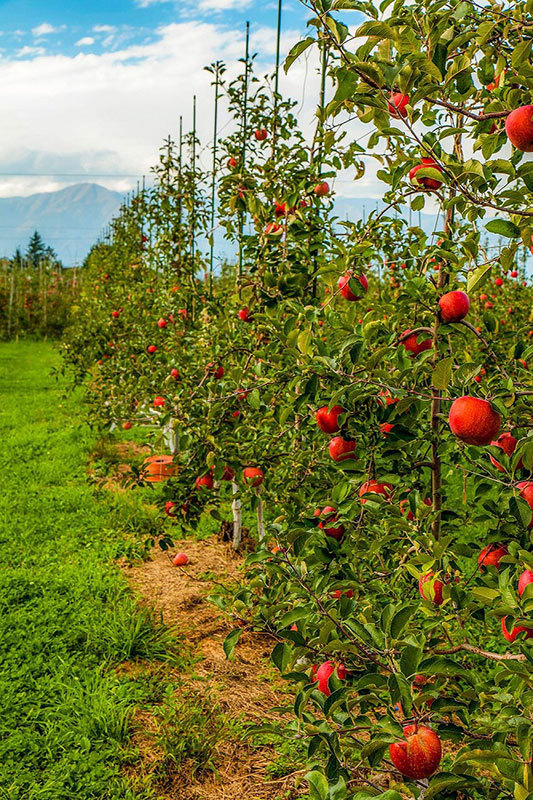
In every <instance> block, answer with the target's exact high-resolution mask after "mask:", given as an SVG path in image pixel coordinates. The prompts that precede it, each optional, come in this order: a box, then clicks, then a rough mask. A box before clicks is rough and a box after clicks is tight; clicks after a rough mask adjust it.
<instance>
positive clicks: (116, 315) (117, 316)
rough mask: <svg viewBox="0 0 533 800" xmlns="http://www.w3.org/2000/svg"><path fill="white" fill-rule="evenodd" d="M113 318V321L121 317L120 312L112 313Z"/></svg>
mask: <svg viewBox="0 0 533 800" xmlns="http://www.w3.org/2000/svg"><path fill="white" fill-rule="evenodd" d="M111 316H112V317H113V319H118V318H119V317H120V311H112V312H111Z"/></svg>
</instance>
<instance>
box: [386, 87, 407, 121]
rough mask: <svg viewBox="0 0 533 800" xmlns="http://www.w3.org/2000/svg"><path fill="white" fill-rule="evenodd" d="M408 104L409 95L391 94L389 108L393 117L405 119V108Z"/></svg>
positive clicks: (388, 102)
mask: <svg viewBox="0 0 533 800" xmlns="http://www.w3.org/2000/svg"><path fill="white" fill-rule="evenodd" d="M408 103H409V95H407V94H402V93H401V92H394V94H391V96H390V99H389V100H388V101H387V108H388V110H389V114H390V115H391V117H403V118H405V117H406V116H407V111H406V110H405V107H406V105H407V104H408Z"/></svg>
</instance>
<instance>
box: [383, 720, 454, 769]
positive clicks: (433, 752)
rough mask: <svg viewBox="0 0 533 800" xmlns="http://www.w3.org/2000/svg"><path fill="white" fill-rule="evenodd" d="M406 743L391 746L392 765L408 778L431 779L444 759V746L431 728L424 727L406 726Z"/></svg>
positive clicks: (396, 743)
mask: <svg viewBox="0 0 533 800" xmlns="http://www.w3.org/2000/svg"><path fill="white" fill-rule="evenodd" d="M403 733H404V736H405V741H404V742H402V741H401V742H394V743H393V744H391V745H389V755H390V759H391V761H392V763H393V764H394V766H395V767H396V769H397V770H399V771H400V772H401V773H402V775H405V777H406V778H413V779H415V780H420V779H422V778H429V776H430V775H433V773H434V772H435V771H436V770H437V769H438V767H439V764H440V760H441V758H442V745H441V741H440V739H439V737H438V736H437V734H436V733H435V731H433V730H432V729H431V728H427V727H426V726H424V725H417V724H416V723H415V724H414V725H406V726H405V727H404V729H403Z"/></svg>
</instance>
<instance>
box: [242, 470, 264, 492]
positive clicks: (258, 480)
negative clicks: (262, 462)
mask: <svg viewBox="0 0 533 800" xmlns="http://www.w3.org/2000/svg"><path fill="white" fill-rule="evenodd" d="M242 474H243V477H244V480H245V481H246V483H248V484H250V486H254V487H255V486H260V485H261V484H262V483H263V480H264V477H265V475H264V472H263V470H262V469H261V467H246V468H245V469H243V471H242Z"/></svg>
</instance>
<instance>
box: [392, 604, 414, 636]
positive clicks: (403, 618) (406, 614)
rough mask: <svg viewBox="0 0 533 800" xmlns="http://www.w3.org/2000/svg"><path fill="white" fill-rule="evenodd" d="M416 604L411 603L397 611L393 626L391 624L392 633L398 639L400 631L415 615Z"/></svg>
mask: <svg viewBox="0 0 533 800" xmlns="http://www.w3.org/2000/svg"><path fill="white" fill-rule="evenodd" d="M416 608H417V607H416V606H414V605H409V606H405V607H404V608H401V609H400V610H399V611H397V612H396V614H395V615H394V617H393V619H392V622H391V626H390V633H391V636H392V638H393V639H397V638H398V636H399V635H400V633H401V632H402V631H403V629H404V628H405V626H406V625H407V623H408V622H409V620H410V619H411V617H412V616H413V614H414V612H415V610H416Z"/></svg>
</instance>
